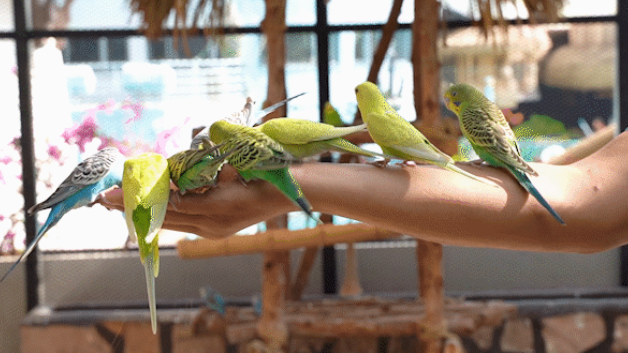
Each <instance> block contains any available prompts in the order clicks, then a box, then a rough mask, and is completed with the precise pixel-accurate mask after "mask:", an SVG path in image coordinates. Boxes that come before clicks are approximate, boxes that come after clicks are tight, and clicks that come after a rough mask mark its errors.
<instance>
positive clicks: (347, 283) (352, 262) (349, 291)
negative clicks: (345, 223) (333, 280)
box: [340, 243, 362, 297]
mask: <svg viewBox="0 0 628 353" xmlns="http://www.w3.org/2000/svg"><path fill="white" fill-rule="evenodd" d="M360 294H362V286H360V277H359V274H358V260H357V255H356V253H355V247H354V246H353V243H347V252H346V256H345V278H344V282H343V283H342V287H341V288H340V295H341V296H343V297H350V296H358V295H360Z"/></svg>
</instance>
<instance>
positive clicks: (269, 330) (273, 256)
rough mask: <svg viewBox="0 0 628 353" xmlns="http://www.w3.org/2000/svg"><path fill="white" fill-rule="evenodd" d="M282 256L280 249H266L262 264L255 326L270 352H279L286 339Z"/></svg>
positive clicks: (284, 279)
mask: <svg viewBox="0 0 628 353" xmlns="http://www.w3.org/2000/svg"><path fill="white" fill-rule="evenodd" d="M283 257H284V254H283V252H282V251H267V252H265V253H264V266H262V317H261V318H260V320H259V322H258V323H257V326H256V327H257V333H258V335H259V336H260V337H261V338H262V339H263V340H264V342H265V343H266V345H267V346H268V348H269V349H270V351H271V352H281V351H282V349H283V347H284V346H285V344H286V343H287V341H288V328H287V326H286V322H285V318H284V304H285V297H284V294H285V286H286V278H285V277H284V272H283V264H282V259H283Z"/></svg>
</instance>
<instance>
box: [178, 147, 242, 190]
mask: <svg viewBox="0 0 628 353" xmlns="http://www.w3.org/2000/svg"><path fill="white" fill-rule="evenodd" d="M208 139H209V138H208ZM219 147H220V146H216V145H214V144H213V143H212V142H211V141H206V142H204V143H203V144H202V145H201V146H200V147H199V148H197V149H193V148H191V149H187V150H185V151H181V152H178V153H176V154H174V155H172V156H170V157H169V158H168V169H169V170H170V178H171V179H172V181H173V182H174V183H175V184H176V185H177V187H178V188H179V192H180V193H181V195H184V194H185V193H186V192H187V191H188V190H194V191H200V192H202V191H205V189H207V188H210V187H211V186H213V185H214V183H215V182H216V176H217V175H218V172H219V171H220V169H221V168H222V166H223V164H224V163H225V162H226V161H227V158H228V157H229V156H231V154H233V152H234V150H231V151H228V152H226V153H223V154H221V153H220V151H219Z"/></svg>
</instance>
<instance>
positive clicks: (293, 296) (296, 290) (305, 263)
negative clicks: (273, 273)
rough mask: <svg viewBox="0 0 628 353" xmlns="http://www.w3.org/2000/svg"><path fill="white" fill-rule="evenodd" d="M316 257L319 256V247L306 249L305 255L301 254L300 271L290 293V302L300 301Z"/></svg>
mask: <svg viewBox="0 0 628 353" xmlns="http://www.w3.org/2000/svg"><path fill="white" fill-rule="evenodd" d="M316 255H318V247H317V246H313V247H309V248H305V250H304V251H303V254H301V261H300V263H299V270H298V271H297V274H296V276H295V277H294V283H293V284H292V289H291V292H290V300H300V299H301V296H302V295H303V291H304V290H305V286H306V285H307V282H308V279H309V277H310V273H311V272H312V267H313V266H314V261H316Z"/></svg>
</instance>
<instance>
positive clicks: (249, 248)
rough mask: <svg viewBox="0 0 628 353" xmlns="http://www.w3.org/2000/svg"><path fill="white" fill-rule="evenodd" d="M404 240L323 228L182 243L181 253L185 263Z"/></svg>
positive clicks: (371, 230) (364, 228)
mask: <svg viewBox="0 0 628 353" xmlns="http://www.w3.org/2000/svg"><path fill="white" fill-rule="evenodd" d="M398 236H400V234H399V233H395V232H392V231H389V230H385V229H381V228H376V227H373V226H371V225H368V224H365V223H354V224H346V225H340V226H339V225H333V224H323V225H320V226H317V227H316V228H309V229H301V230H287V229H275V230H269V231H266V232H264V233H260V234H255V235H251V236H231V237H227V238H222V239H197V240H181V241H180V242H179V243H178V244H177V252H178V255H179V257H181V258H182V259H198V258H206V257H217V256H232V255H242V254H252V253H258V252H264V251H270V250H291V249H297V248H302V247H313V246H319V247H320V246H328V245H333V244H337V243H351V242H360V241H374V240H383V239H388V238H392V237H398Z"/></svg>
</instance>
